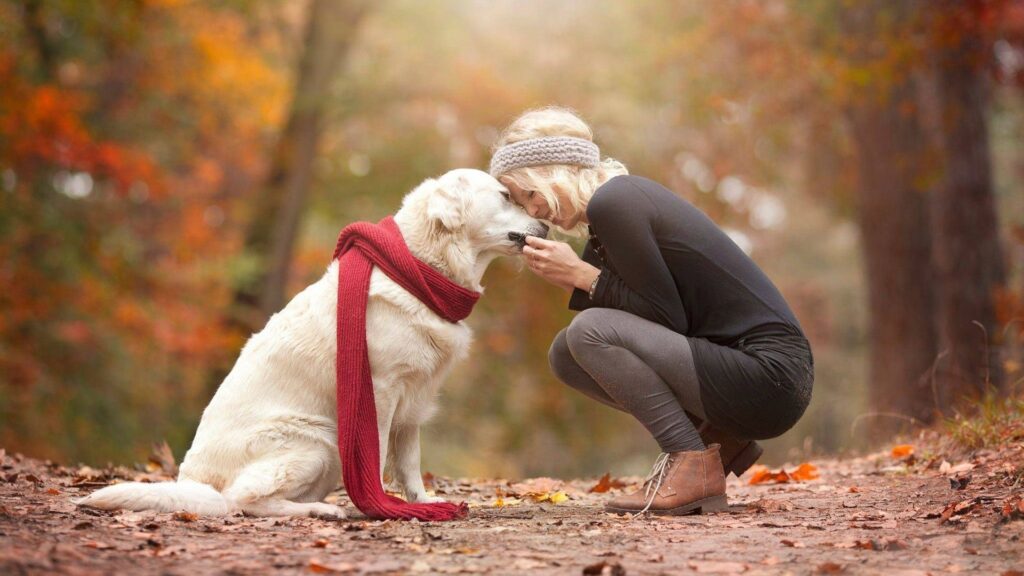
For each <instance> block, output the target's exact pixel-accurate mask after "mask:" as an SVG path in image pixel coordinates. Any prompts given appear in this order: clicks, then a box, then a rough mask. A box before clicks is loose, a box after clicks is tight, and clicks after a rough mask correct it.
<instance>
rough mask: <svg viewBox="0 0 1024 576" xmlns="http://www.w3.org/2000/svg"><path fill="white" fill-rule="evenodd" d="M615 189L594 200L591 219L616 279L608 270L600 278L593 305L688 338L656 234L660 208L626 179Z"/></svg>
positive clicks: (605, 190) (616, 183)
mask: <svg viewBox="0 0 1024 576" xmlns="http://www.w3.org/2000/svg"><path fill="white" fill-rule="evenodd" d="M611 184H613V185H614V187H612V186H609V185H605V186H604V187H602V188H601V189H600V190H599V192H598V193H596V194H595V195H594V198H593V199H592V200H591V202H590V205H589V206H588V207H587V216H588V218H589V219H590V223H591V226H592V227H593V229H594V230H595V231H596V233H597V235H598V238H599V239H600V241H601V244H602V246H604V253H605V258H606V259H607V260H608V261H609V262H610V263H611V265H612V266H613V267H614V268H615V270H616V272H618V274H615V273H613V272H611V270H607V269H606V270H605V271H604V272H603V273H602V275H601V280H600V281H599V282H598V285H597V290H596V291H595V294H594V298H593V301H594V303H595V304H596V305H598V306H602V307H605V308H616V309H619V310H625V311H627V312H630V313H632V314H636V315H637V316H640V317H642V318H646V319H648V320H651V321H653V322H657V323H659V324H661V325H663V326H666V327H668V328H671V329H672V330H674V331H676V332H678V333H680V334H685V333H686V331H687V329H688V328H689V321H688V319H687V315H686V310H685V309H684V308H683V302H682V299H681V298H680V296H679V290H678V288H677V287H676V283H675V280H674V278H673V277H672V273H671V271H670V270H669V268H668V266H667V265H666V264H665V260H664V258H662V255H661V250H660V248H659V247H658V242H657V236H656V234H655V226H656V223H657V220H658V214H659V211H658V210H657V206H655V204H654V202H653V201H652V200H651V199H650V198H649V197H648V196H647V194H646V193H645V192H644V191H643V190H642V189H640V188H639V187H637V186H636V185H634V184H632V183H631V182H629V181H628V180H627V179H621V178H620V179H617V180H616V181H614V182H613V183H611Z"/></svg>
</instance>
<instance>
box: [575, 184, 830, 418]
mask: <svg viewBox="0 0 1024 576" xmlns="http://www.w3.org/2000/svg"><path fill="white" fill-rule="evenodd" d="M587 218H588V221H589V223H590V230H591V240H590V242H588V243H587V245H586V247H585V248H584V251H583V254H582V258H583V260H584V261H586V262H588V263H590V264H592V265H594V266H596V267H599V268H600V269H601V274H600V276H599V277H598V282H597V287H596V289H595V292H594V298H593V300H591V299H590V297H589V296H588V294H587V292H586V291H583V290H579V289H577V290H575V291H574V292H573V294H572V297H571V299H570V302H569V307H570V308H571V309H573V310H585V309H587V308H591V307H602V308H616V309H619V310H624V311H627V312H630V313H632V314H636V315H637V316H640V317H642V318H646V319H648V320H651V321H653V322H657V323H658V324H661V325H663V326H666V327H667V328H670V329H671V330H673V331H675V332H677V333H679V334H682V335H684V336H687V337H689V338H690V344H691V347H692V348H693V352H694V358H695V363H696V364H697V372H698V376H699V377H700V379H701V383H702V394H704V393H705V392H707V388H708V385H711V386H712V387H714V388H715V390H713V391H711V392H708V393H707V394H705V398H704V402H705V404H706V405H707V404H708V403H711V404H716V403H718V404H721V405H722V406H720V407H719V408H721V410H725V409H726V406H725V404H727V403H728V400H729V398H728V395H729V394H733V393H739V392H741V391H743V390H745V389H747V388H749V386H751V385H755V384H756V383H754V382H750V381H749V380H751V379H752V378H753V377H752V376H751V373H750V369H749V367H747V366H744V365H743V364H744V363H743V362H742V361H736V360H734V359H732V357H730V356H729V355H728V354H726V355H723V354H722V353H721V351H720V350H715V348H716V347H718V346H725V347H728V348H734V349H738V350H742V351H744V352H745V353H748V354H750V355H752V356H754V357H756V359H757V361H758V363H759V364H760V365H761V366H762V367H764V368H765V370H766V373H767V376H768V378H769V379H770V380H771V381H773V382H774V383H775V385H776V386H778V385H786V383H785V382H784V381H786V380H788V381H793V380H796V379H799V378H801V377H803V376H804V374H802V372H804V371H805V370H803V369H802V368H799V367H794V363H793V362H792V361H791V360H792V358H790V357H791V356H794V355H795V356H806V358H805V360H806V362H807V363H810V364H813V360H812V359H811V357H810V348H809V346H807V345H806V339H805V338H804V336H803V330H802V328H801V327H800V324H799V322H798V321H797V319H796V316H795V315H794V314H793V311H792V310H791V309H790V307H789V305H788V304H786V301H785V300H784V299H783V297H782V295H781V294H780V293H779V291H778V289H777V288H776V287H775V285H774V284H772V282H771V280H769V279H768V277H767V276H766V275H765V274H764V272H762V271H761V269H760V268H759V267H758V266H757V265H756V264H755V263H754V261H753V260H751V259H750V257H748V256H747V255H746V254H745V253H744V252H743V251H742V250H741V249H740V248H739V247H738V246H737V245H736V244H735V243H734V242H733V241H732V239H730V238H729V237H728V236H727V235H726V234H725V233H724V232H723V231H722V230H721V229H720V228H719V227H718V226H717V225H715V223H714V222H712V221H711V219H710V218H708V217H707V215H705V214H704V213H703V212H701V211H700V210H699V209H698V208H697V207H695V206H694V205H693V204H691V203H690V202H688V201H686V200H684V199H683V198H680V197H679V196H676V195H675V194H674V193H672V192H671V191H670V190H668V189H667V188H665V187H664V186H662V185H660V184H658V183H657V182H654V181H653V180H649V179H647V178H642V177H639V176H628V175H624V176H616V177H614V178H612V179H610V180H609V181H608V182H606V183H605V184H603V185H602V186H600V187H599V188H598V189H597V190H596V191H595V193H594V195H593V197H592V198H591V200H590V203H589V204H588V205H587ZM780 339H781V340H784V341H788V342H793V341H798V342H799V345H797V347H796V348H793V346H790V345H787V344H783V345H782V346H779V345H778V342H779V341H780ZM764 343H767V344H764ZM762 344H763V345H762ZM804 348H806V350H804ZM740 360H744V359H740ZM754 379H756V378H754ZM807 386H808V390H807V392H806V394H807V399H808V400H809V394H810V392H809V383H808V384H807ZM708 396H718V397H720V398H719V400H721V401H718V400H716V398H714V397H711V398H709V397H708ZM706 407H707V408H711V409H712V411H719V410H716V409H715V408H716V407H715V406H706ZM801 412H802V410H801ZM710 416H711V414H710V413H709V417H710Z"/></svg>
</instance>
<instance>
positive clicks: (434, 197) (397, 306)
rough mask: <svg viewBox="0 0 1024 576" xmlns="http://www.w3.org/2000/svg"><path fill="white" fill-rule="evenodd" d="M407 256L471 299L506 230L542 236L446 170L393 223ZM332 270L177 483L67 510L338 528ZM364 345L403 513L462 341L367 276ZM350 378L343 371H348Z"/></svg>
mask: <svg viewBox="0 0 1024 576" xmlns="http://www.w3.org/2000/svg"><path fill="white" fill-rule="evenodd" d="M395 222H396V223H397V224H398V227H399V228H400V229H401V231H402V234H403V236H404V237H405V240H406V243H407V244H408V245H409V248H410V250H411V251H412V253H413V254H414V255H415V256H416V257H418V258H420V259H421V260H423V261H425V262H426V263H428V264H430V265H431V266H433V267H435V268H436V269H437V270H438V271H440V272H442V273H444V274H445V275H446V276H447V277H448V278H449V279H451V280H453V281H454V282H456V283H458V284H460V285H462V286H464V287H466V288H470V289H473V290H481V286H480V280H481V277H482V276H483V273H484V270H485V269H486V268H487V265H488V264H489V263H490V262H491V260H493V259H494V258H495V257H497V256H499V255H502V254H506V255H512V254H517V253H519V252H520V251H521V248H522V246H521V245H519V244H517V243H516V242H515V241H513V240H510V239H509V237H508V233H509V232H519V233H526V234H530V235H535V236H544V235H545V234H546V232H547V229H546V227H544V226H543V225H542V224H541V223H539V222H538V221H536V220H534V219H533V218H530V217H529V216H528V215H527V214H526V212H525V211H523V210H522V208H519V207H518V206H516V205H515V204H513V203H512V202H510V201H509V200H508V197H507V192H506V190H505V189H504V187H503V186H502V185H501V184H499V183H498V182H497V181H496V180H494V179H493V178H491V177H490V176H489V175H487V174H485V173H483V172H480V171H477V170H453V171H451V172H448V173H447V174H445V175H444V176H442V177H440V178H438V179H436V180H435V179H429V180H427V181H425V182H423V183H422V184H420V185H419V186H418V187H417V188H416V189H415V190H413V191H412V192H410V193H409V194H408V195H407V196H406V197H405V199H404V201H403V203H402V207H401V209H400V210H399V211H398V212H397V213H396V214H395ZM337 299H338V263H337V261H335V262H332V263H331V265H330V266H329V267H328V268H327V272H326V274H324V276H323V278H321V279H320V280H319V281H317V282H316V283H314V284H313V285H311V286H309V287H308V288H306V289H305V290H303V291H302V292H300V293H299V294H298V295H297V296H295V298H293V299H292V301H291V302H289V303H288V305H287V306H286V307H285V308H284V309H283V310H282V311H281V312H279V313H277V314H275V315H274V316H273V317H271V318H270V320H269V321H268V322H267V325H266V327H265V328H264V329H263V330H262V331H261V332H259V333H257V334H255V335H254V336H253V337H252V338H251V339H250V340H249V341H248V343H246V345H245V347H244V348H243V349H242V353H241V355H240V356H239V358H238V361H237V363H236V364H235V366H234V368H233V369H232V370H231V372H230V373H229V374H228V376H227V378H225V380H224V382H223V383H222V384H221V386H220V388H219V389H218V390H217V393H216V394H215V395H214V397H213V399H212V400H211V401H210V404H209V405H208V406H207V407H206V410H205V411H204V412H203V417H202V420H201V421H200V423H199V429H198V430H197V431H196V436H195V439H194V440H193V443H192V448H191V449H190V450H189V451H188V453H187V454H186V455H185V459H184V461H183V462H182V464H181V471H180V474H179V476H178V481H177V482H165V483H160V484H143V483H138V482H128V483H123V484H116V485H114V486H109V487H107V488H103V489H101V490H99V491H97V492H95V493H93V494H91V495H89V496H87V497H86V498H84V499H82V500H80V501H79V504H81V505H86V506H92V507H96V508H105V509H116V508H128V509H132V510H161V511H168V512H169V511H176V510H186V511H189V512H194V513H199V514H207V515H219V514H231V513H233V512H236V511H243V512H245V513H247V514H251V515H258V516H292V515H313V516H327V517H344V516H345V512H344V510H343V509H342V508H340V507H338V506H334V505H330V504H327V503H324V502H322V500H323V498H324V496H326V495H327V493H328V492H330V491H331V490H332V489H334V488H335V487H336V486H337V485H338V483H339V480H340V475H341V463H340V460H339V457H338V443H337V442H338V441H337V414H336V389H335V386H336V382H335V352H336V336H335V330H336V326H335V323H336V320H337V311H336V305H337ZM366 340H367V348H368V354H369V358H370V367H371V372H372V375H373V390H374V399H375V401H376V405H377V422H378V437H379V440H380V462H381V466H382V471H381V474H382V476H383V467H384V466H385V465H387V467H388V469H389V471H393V479H394V481H395V483H396V484H397V487H398V488H400V489H401V490H402V491H403V493H404V495H405V497H406V499H408V500H409V501H412V502H436V501H441V499H440V498H435V497H432V496H429V495H427V493H426V491H425V490H424V487H423V480H422V477H421V475H420V443H419V442H420V441H419V427H420V424H421V423H423V422H424V421H425V420H426V419H427V418H429V417H430V415H431V414H432V413H433V411H434V409H435V403H434V398H435V396H436V393H437V391H438V388H439V386H440V384H441V381H442V379H443V378H444V376H445V375H446V374H447V372H448V370H449V369H450V367H451V366H452V364H453V363H454V362H455V361H456V360H457V359H459V358H460V357H462V356H464V355H465V354H466V352H467V350H468V347H469V344H470V340H471V334H470V330H469V328H468V327H467V326H466V325H465V324H464V323H463V322H459V323H454V324H453V323H450V322H447V321H445V320H444V319H442V318H440V317H438V316H437V315H435V314H434V313H433V312H432V311H431V310H430V309H429V308H427V307H426V306H425V305H424V304H423V303H422V302H420V301H419V300H417V299H416V298H415V297H414V296H412V295H411V294H409V293H408V292H407V291H406V290H405V289H403V288H402V287H400V286H399V285H398V284H396V283H395V282H393V281H392V280H391V279H390V278H388V277H387V276H386V275H385V274H384V273H383V272H381V271H380V270H379V269H376V268H374V270H373V272H372V274H371V276H370V292H369V298H368V304H367V311H366ZM353 369H356V367H353Z"/></svg>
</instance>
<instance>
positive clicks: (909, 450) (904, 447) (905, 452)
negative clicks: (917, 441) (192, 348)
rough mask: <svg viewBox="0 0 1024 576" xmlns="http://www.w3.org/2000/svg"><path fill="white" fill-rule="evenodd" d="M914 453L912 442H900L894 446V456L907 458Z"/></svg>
mask: <svg viewBox="0 0 1024 576" xmlns="http://www.w3.org/2000/svg"><path fill="white" fill-rule="evenodd" d="M913 453H914V446H913V445H912V444H898V445H896V446H893V447H892V457H893V458H897V459H898V458H906V457H907V456H911V455H912V454H913Z"/></svg>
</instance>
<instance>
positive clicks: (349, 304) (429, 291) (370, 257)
mask: <svg viewBox="0 0 1024 576" xmlns="http://www.w3.org/2000/svg"><path fill="white" fill-rule="evenodd" d="M334 258H340V260H339V262H338V363H337V375H338V452H339V453H340V454H341V468H342V475H343V477H344V479H345V489H346V490H347V491H348V495H349V498H351V499H352V503H353V504H355V506H356V508H359V509H360V510H362V512H363V513H364V514H366V515H367V516H369V517H371V518H380V519H385V518H400V519H404V520H411V519H413V518H418V519H420V520H453V519H455V518H461V517H463V516H465V515H466V513H467V510H468V508H467V506H466V505H465V504H460V505H455V504H449V503H446V502H445V503H437V504H412V503H409V502H406V501H404V500H402V499H400V498H395V497H394V496H390V495H388V494H386V493H385V492H384V489H383V487H382V486H381V479H380V447H379V446H378V439H377V409H376V404H375V403H374V399H373V379H372V377H371V375H370V359H369V356H368V354H367V350H366V300H367V294H368V292H369V289H370V272H371V271H372V270H373V267H374V266H377V267H378V268H380V269H381V270H382V271H383V272H384V273H385V274H387V275H388V277H389V278H391V279H392V280H394V281H395V282H396V283H398V284H399V285H400V286H401V287H402V288H405V289H406V290H408V291H409V292H410V293H411V294H412V295H413V296H416V297H417V298H419V300H420V301H421V302H423V303H424V304H426V305H427V307H429V308H430V309H431V310H433V311H434V313H436V314H437V315H438V316H441V317H442V318H444V319H445V320H448V321H449V322H458V321H459V320H462V319H463V318H465V317H466V316H469V313H470V312H471V311H472V310H473V305H474V304H476V301H477V299H478V298H480V293H479V292H474V291H472V290H468V289H466V288H463V287H461V286H459V285H457V284H455V283H454V282H452V281H451V280H449V279H448V278H446V277H445V276H444V275H442V274H441V273H440V272H438V271H437V270H434V269H433V268H431V267H430V266H429V265H427V264H425V263H424V262H422V261H420V260H419V259H417V258H416V257H415V256H413V255H412V252H410V251H409V247H408V246H406V244H405V240H404V239H403V238H402V233H401V231H400V230H399V229H398V225H396V224H395V221H394V219H393V218H392V217H391V216H388V217H386V218H384V219H383V220H381V221H380V222H379V223H377V224H371V223H369V222H357V223H355V224H350V225H349V226H346V227H345V229H344V230H342V231H341V234H340V235H339V236H338V245H337V247H336V248H335V249H334Z"/></svg>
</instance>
